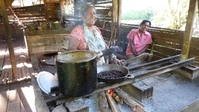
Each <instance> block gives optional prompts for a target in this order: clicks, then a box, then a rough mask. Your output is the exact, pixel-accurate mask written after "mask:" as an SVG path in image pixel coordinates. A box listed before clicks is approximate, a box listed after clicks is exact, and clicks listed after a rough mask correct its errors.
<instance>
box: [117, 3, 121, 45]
mask: <svg viewBox="0 0 199 112" xmlns="http://www.w3.org/2000/svg"><path fill="white" fill-rule="evenodd" d="M117 17H118V19H117V45H118V46H119V43H120V42H121V37H120V35H121V30H120V27H121V18H122V0H118V16H117Z"/></svg>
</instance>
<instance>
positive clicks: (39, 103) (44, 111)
mask: <svg viewBox="0 0 199 112" xmlns="http://www.w3.org/2000/svg"><path fill="white" fill-rule="evenodd" d="M31 83H32V85H33V88H34V93H35V96H36V97H35V108H36V111H37V112H49V109H48V107H47V104H46V102H45V100H44V97H43V95H42V92H41V89H40V87H39V86H38V84H37V82H36V79H35V77H34V76H32V77H31Z"/></svg>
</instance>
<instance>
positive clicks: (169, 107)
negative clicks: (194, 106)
mask: <svg viewBox="0 0 199 112" xmlns="http://www.w3.org/2000/svg"><path fill="white" fill-rule="evenodd" d="M143 82H144V83H146V84H147V85H149V86H152V87H153V97H152V98H150V99H147V100H144V101H142V103H143V104H144V105H145V110H146V112H179V111H181V110H183V109H184V108H186V106H188V105H189V104H191V103H193V102H194V101H196V100H197V99H199V78H197V79H195V80H194V81H191V80H189V79H188V78H186V77H184V76H182V75H181V74H179V73H177V72H174V71H172V72H169V73H165V74H161V75H158V76H153V77H150V78H147V79H144V80H143Z"/></svg>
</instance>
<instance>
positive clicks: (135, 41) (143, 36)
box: [126, 20, 152, 61]
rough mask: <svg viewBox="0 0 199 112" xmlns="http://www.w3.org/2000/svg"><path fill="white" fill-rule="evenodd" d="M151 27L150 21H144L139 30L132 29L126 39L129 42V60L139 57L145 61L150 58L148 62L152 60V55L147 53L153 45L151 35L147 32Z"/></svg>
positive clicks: (127, 54) (127, 53) (127, 52)
mask: <svg viewBox="0 0 199 112" xmlns="http://www.w3.org/2000/svg"><path fill="white" fill-rule="evenodd" d="M150 26H151V22H150V21H148V20H143V21H142V22H141V23H140V27H139V28H138V29H132V30H131V31H130V33H129V34H128V35H127V37H126V38H127V39H128V41H129V43H128V46H127V49H126V56H127V59H132V58H135V57H138V56H139V57H141V58H145V59H147V58H148V61H149V60H150V59H151V57H152V55H150V54H149V53H146V50H147V48H148V46H149V44H151V43H152V37H151V34H150V33H149V32H148V31H147V30H148V27H150Z"/></svg>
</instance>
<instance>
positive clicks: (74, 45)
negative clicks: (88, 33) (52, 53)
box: [68, 36, 80, 50]
mask: <svg viewBox="0 0 199 112" xmlns="http://www.w3.org/2000/svg"><path fill="white" fill-rule="evenodd" d="M79 44H80V41H79V40H78V39H77V38H75V37H72V36H70V38H69V43H68V50H77V49H78V46H79Z"/></svg>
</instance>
